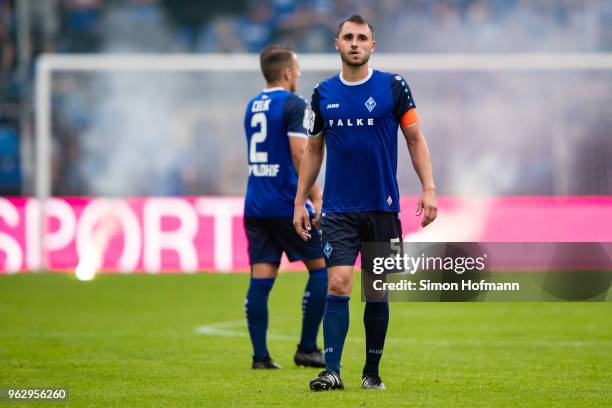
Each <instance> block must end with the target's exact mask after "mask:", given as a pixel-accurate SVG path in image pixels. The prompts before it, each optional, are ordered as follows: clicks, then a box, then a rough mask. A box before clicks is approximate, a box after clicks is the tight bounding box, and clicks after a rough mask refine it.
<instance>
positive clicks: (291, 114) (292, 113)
mask: <svg viewBox="0 0 612 408" xmlns="http://www.w3.org/2000/svg"><path fill="white" fill-rule="evenodd" d="M307 105H308V104H307V103H306V101H305V100H304V99H303V98H301V97H299V96H297V95H295V94H291V95H289V96H288V97H287V99H286V100H285V108H284V111H283V118H284V121H285V125H286V126H287V135H288V136H290V137H303V138H307V137H308V130H307V129H306V125H307V123H306V110H307Z"/></svg>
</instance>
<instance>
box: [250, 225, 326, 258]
mask: <svg viewBox="0 0 612 408" xmlns="http://www.w3.org/2000/svg"><path fill="white" fill-rule="evenodd" d="M244 229H245V231H246V236H247V240H248V243H249V262H250V264H251V265H253V264H256V263H272V264H276V265H279V264H280V261H281V256H282V254H283V252H285V253H286V254H287V258H289V260H290V261H291V262H294V261H310V260H313V259H317V258H321V257H323V254H322V253H321V233H320V230H319V229H317V228H314V227H312V230H311V231H310V234H311V236H312V238H310V240H308V241H304V240H303V239H302V238H300V236H299V235H298V234H297V232H295V228H294V227H293V220H292V219H291V218H288V217H270V218H263V217H244Z"/></svg>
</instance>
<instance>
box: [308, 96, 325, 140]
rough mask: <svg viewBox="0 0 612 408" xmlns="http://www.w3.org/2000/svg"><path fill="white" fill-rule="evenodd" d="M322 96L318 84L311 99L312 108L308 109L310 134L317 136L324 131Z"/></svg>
mask: <svg viewBox="0 0 612 408" xmlns="http://www.w3.org/2000/svg"><path fill="white" fill-rule="evenodd" d="M320 100H321V97H320V95H319V86H318V85H317V86H316V87H315V89H314V92H313V93H312V99H311V100H310V110H309V111H308V135H309V136H310V137H316V136H319V135H320V134H321V132H323V118H322V117H321V104H320Z"/></svg>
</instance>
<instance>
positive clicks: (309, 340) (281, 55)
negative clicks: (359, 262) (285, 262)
mask: <svg viewBox="0 0 612 408" xmlns="http://www.w3.org/2000/svg"><path fill="white" fill-rule="evenodd" d="M260 63H261V70H262V73H263V75H264V78H265V79H266V83H267V87H266V89H264V90H263V91H262V92H260V93H259V94H258V95H256V96H255V97H254V98H253V99H251V100H250V101H249V103H248V104H247V108H246V112H245V118H244V129H245V134H246V139H247V157H248V165H249V178H248V183H247V192H246V197H245V203H244V227H245V231H246V235H247V240H248V243H249V248H248V251H249V260H250V264H251V280H250V283H249V289H248V292H247V296H246V300H245V308H246V316H247V325H248V328H249V335H250V337H251V343H252V345H253V362H252V368H255V369H275V368H280V366H279V365H278V364H276V363H275V362H274V360H272V358H271V357H270V353H269V351H268V347H267V342H266V334H267V330H268V295H269V293H270V290H271V289H272V285H273V284H274V280H275V279H276V276H277V274H278V267H279V264H280V261H281V255H282V254H283V252H284V253H285V254H286V255H287V257H288V258H289V260H291V261H297V260H300V261H303V262H304V265H305V266H306V267H307V268H308V272H309V278H308V282H307V284H306V289H305V290H304V295H303V298H302V335H301V339H300V343H299V344H298V347H297V351H296V353H295V355H294V358H293V360H294V362H295V363H296V364H297V365H301V366H306V367H324V366H325V360H324V357H323V353H322V352H321V350H320V349H318V348H317V344H316V340H317V332H318V329H319V325H320V323H321V319H322V317H323V311H324V308H325V295H326V292H327V271H326V269H325V262H324V260H323V258H322V254H321V238H320V236H319V233H318V230H317V229H316V227H315V228H314V229H313V230H312V231H313V235H312V240H310V241H308V242H305V241H303V240H301V239H300V237H299V236H298V235H296V234H295V230H294V228H293V225H292V217H293V201H294V197H295V192H296V190H297V179H298V173H297V171H298V170H299V168H300V160H301V157H302V153H303V151H304V148H305V146H306V142H307V137H308V136H307V135H306V133H307V130H306V128H305V125H304V124H305V112H306V108H307V104H306V101H305V100H304V99H302V98H300V97H299V96H297V95H296V94H295V93H294V92H295V91H296V88H297V84H298V79H299V77H300V70H299V65H298V61H297V55H296V54H295V52H294V51H293V50H292V49H291V48H288V47H285V46H279V45H272V46H269V47H267V48H266V49H264V50H263V51H262V52H261V54H260ZM307 195H308V196H309V198H310V199H311V202H312V203H313V204H314V208H313V207H312V206H311V205H310V204H308V206H309V208H308V211H309V212H307V214H309V215H308V216H309V217H313V224H315V225H317V224H318V218H319V214H320V212H321V189H320V188H319V187H318V186H317V185H316V184H312V185H311V187H309V188H308V193H307ZM305 210H306V208H305Z"/></svg>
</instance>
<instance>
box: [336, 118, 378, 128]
mask: <svg viewBox="0 0 612 408" xmlns="http://www.w3.org/2000/svg"><path fill="white" fill-rule="evenodd" d="M327 123H328V124H329V127H340V126H348V127H351V126H374V118H367V119H363V118H357V119H355V118H345V119H329V120H328V121H327Z"/></svg>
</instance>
